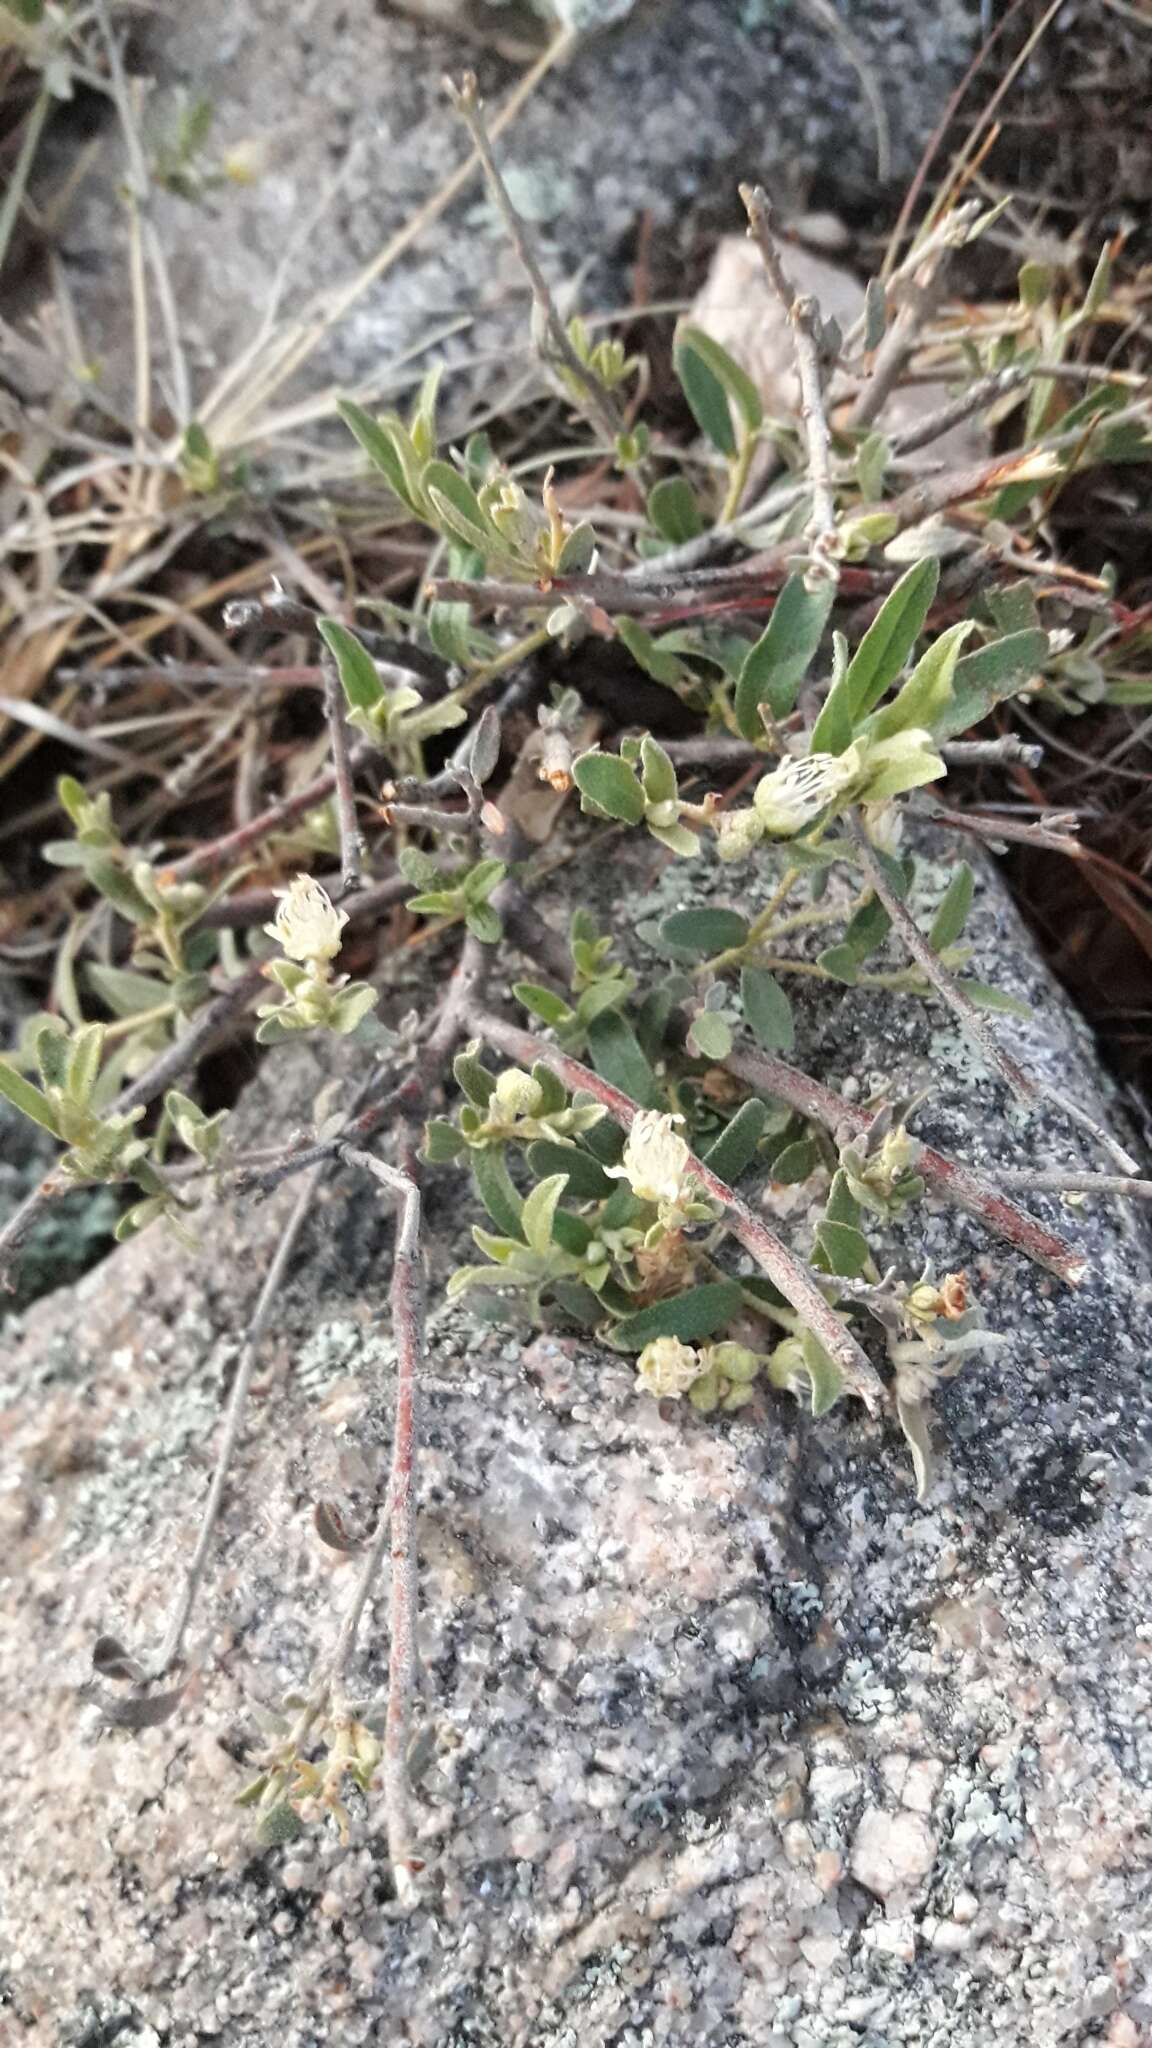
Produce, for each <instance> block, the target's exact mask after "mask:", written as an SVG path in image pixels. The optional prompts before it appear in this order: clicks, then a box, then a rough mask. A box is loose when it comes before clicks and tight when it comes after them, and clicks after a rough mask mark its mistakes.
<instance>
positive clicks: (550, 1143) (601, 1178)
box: [527, 1138, 616, 1202]
mask: <svg viewBox="0 0 1152 2048" xmlns="http://www.w3.org/2000/svg"><path fill="white" fill-rule="evenodd" d="M527 1157H528V1165H529V1167H530V1168H531V1170H532V1172H533V1174H536V1175H538V1176H539V1177H540V1179H542V1180H543V1179H545V1178H546V1177H547V1176H548V1175H550V1174H562V1175H564V1176H565V1177H566V1179H567V1182H568V1193H569V1195H570V1196H571V1197H572V1199H573V1201H575V1202H600V1201H606V1200H607V1198H608V1196H609V1195H611V1194H612V1193H613V1191H614V1189H615V1187H616V1182H615V1181H614V1180H609V1178H608V1175H607V1174H606V1173H605V1171H604V1168H603V1167H602V1166H601V1164H600V1162H599V1160H597V1159H593V1158H592V1156H591V1154H590V1153H588V1152H582V1151H581V1150H580V1148H579V1146H577V1145H563V1144H561V1143H560V1142H559V1141H558V1140H555V1139H552V1138H538V1139H537V1140H536V1142H535V1144H532V1145H529V1147H528V1154H527Z"/></svg>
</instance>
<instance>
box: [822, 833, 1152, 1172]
mask: <svg viewBox="0 0 1152 2048" xmlns="http://www.w3.org/2000/svg"><path fill="white" fill-rule="evenodd" d="M849 830H850V832H851V834H852V837H853V839H854V840H855V842H856V847H857V852H858V855H859V859H860V864H861V866H862V867H863V869H864V872H865V874H866V875H867V876H868V879H869V881H870V882H871V884H872V887H873V889H874V890H875V892H876V895H877V896H878V898H879V900H880V902H881V903H882V904H883V905H884V908H885V910H886V911H887V912H888V915H889V917H890V918H891V920H892V923H893V925H894V927H895V929H896V931H897V932H898V933H899V934H900V937H901V939H902V940H903V941H904V944H905V946H906V948H907V950H908V952H909V953H910V954H911V956H912V958H913V960H915V962H916V964H917V966H918V967H920V968H922V969H923V972H924V973H925V975H926V976H927V978H928V980H929V981H930V982H931V984H932V986H933V988H934V989H935V990H936V992H937V994H938V995H939V996H941V997H942V998H943V1000H944V1001H945V1002H946V1003H947V1005H948V1007H949V1009H950V1010H951V1011H952V1012H953V1014H954V1015H955V1016H957V1017H958V1018H959V1020H960V1023H961V1024H962V1025H963V1028H964V1030H965V1031H966V1032H967V1034H968V1036H969V1038H970V1039H971V1040H972V1042H973V1044H974V1045H975V1046H976V1048H977V1050H978V1051H979V1052H980V1053H981V1054H982V1055H983V1057H984V1059H985V1060H986V1061H987V1062H988V1065H989V1066H990V1067H991V1068H992V1069H993V1071H994V1072H995V1073H997V1074H999V1075H1000V1077H1001V1079H1002V1080H1005V1081H1007V1083H1008V1086H1009V1087H1010V1088H1011V1089H1012V1090H1013V1091H1014V1092H1015V1094H1017V1095H1018V1096H1019V1097H1020V1099H1021V1101H1023V1102H1027V1103H1030V1104H1035V1103H1037V1102H1038V1101H1041V1100H1043V1101H1047V1102H1050V1103H1052V1105H1053V1106H1054V1108H1056V1109H1059V1110H1060V1111H1061V1112H1062V1114H1063V1115H1064V1116H1066V1117H1067V1118H1068V1120H1069V1122H1070V1123H1074V1124H1078V1125H1079V1127H1080V1129H1081V1130H1084V1131H1087V1133H1088V1135H1089V1136H1090V1137H1091V1138H1093V1139H1094V1140H1095V1142H1096V1143H1097V1144H1098V1145H1099V1146H1101V1147H1102V1148H1103V1150H1104V1151H1105V1152H1106V1153H1107V1154H1108V1157H1109V1158H1110V1159H1114V1160H1115V1162H1116V1164H1117V1166H1119V1168H1120V1169H1121V1172H1123V1173H1126V1174H1137V1173H1139V1167H1138V1166H1137V1163H1136V1161H1135V1160H1134V1159H1133V1158H1132V1156H1131V1154H1130V1153H1128V1152H1126V1151H1125V1149H1124V1147H1123V1146H1122V1145H1120V1144H1118V1143H1117V1141H1116V1139H1115V1138H1113V1137H1112V1136H1111V1135H1110V1133H1109V1132H1108V1131H1106V1130H1104V1128H1103V1126H1102V1125H1100V1124H1099V1123H1097V1121H1096V1119H1095V1117H1093V1116H1091V1115H1090V1114H1089V1112H1088V1111H1087V1110H1086V1109H1082V1108H1081V1106H1080V1104H1079V1103H1078V1102H1075V1101H1074V1100H1073V1099H1072V1098H1071V1097H1070V1096H1068V1095H1065V1094H1064V1093H1063V1091H1062V1090H1061V1089H1059V1088H1054V1087H1053V1086H1052V1084H1051V1083H1050V1082H1046V1081H1040V1080H1038V1079H1037V1078H1036V1077H1035V1075H1033V1074H1030V1073H1029V1072H1028V1070H1027V1068H1026V1067H1023V1066H1021V1064H1020V1062H1019V1060H1017V1059H1014V1058H1013V1056H1012V1054H1011V1053H1009V1052H1005V1050H1004V1047H1003V1046H1002V1045H1001V1043H1000V1041H999V1039H998V1038H997V1036H996V1033H995V1032H994V1031H993V1029H992V1027H991V1025H990V1024H989V1023H988V1020H987V1018H986V1017H985V1016H984V1015H983V1013H982V1011H980V1010H978V1009H977V1007H976V1005H975V1003H974V1002H973V1001H972V998H971V996H969V995H968V994H966V992H965V990H964V989H963V988H962V987H961V985H960V983H959V982H957V981H955V980H954V979H953V977H952V976H951V975H950V974H949V972H948V969H947V968H946V967H945V966H944V965H943V962H942V961H941V959H940V957H939V955H938V954H937V953H936V952H935V951H934V950H933V948H932V946H931V945H930V944H929V942H928V940H927V938H926V937H925V935H924V933H923V932H922V931H921V929H920V927H919V925H918V924H917V922H916V920H915V918H914V917H913V915H912V913H911V911H910V910H909V908H908V906H907V904H906V903H905V902H904V901H903V900H902V898H901V897H899V896H897V894H896V892H895V890H894V889H893V888H892V886H891V884H890V883H889V881H888V877H887V875H886V874H885V872H884V870H883V868H882V867H881V865H880V862H879V861H878V860H877V858H876V855H875V853H874V852H873V849H872V845H871V842H870V841H869V839H868V835H867V833H866V832H865V831H864V828H863V826H862V825H861V823H860V821H859V819H857V818H852V819H850V821H849Z"/></svg>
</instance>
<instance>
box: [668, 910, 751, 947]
mask: <svg viewBox="0 0 1152 2048" xmlns="http://www.w3.org/2000/svg"><path fill="white" fill-rule="evenodd" d="M747 937H748V921H747V919H746V918H743V917H741V916H740V914H739V912H738V911H736V910H724V909H722V908H719V907H717V908H715V909H713V908H711V907H709V908H707V909H701V910H674V911H673V912H672V914H671V916H670V917H666V918H665V919H664V920H663V922H662V924H661V926H660V938H661V941H662V943H663V944H664V945H665V946H672V947H674V948H675V950H676V951H677V952H678V953H694V954H698V955H699V956H700V957H701V958H704V957H705V956H706V955H708V954H711V953H726V952H728V951H729V949H730V948H731V947H733V946H742V945H743V944H744V941H745V940H746V938H747Z"/></svg>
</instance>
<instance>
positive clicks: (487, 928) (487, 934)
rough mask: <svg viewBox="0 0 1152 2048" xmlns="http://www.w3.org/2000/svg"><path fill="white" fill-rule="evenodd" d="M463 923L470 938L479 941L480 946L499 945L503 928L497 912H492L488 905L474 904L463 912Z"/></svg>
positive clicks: (490, 906)
mask: <svg viewBox="0 0 1152 2048" xmlns="http://www.w3.org/2000/svg"><path fill="white" fill-rule="evenodd" d="M464 923H465V924H466V926H467V927H468V930H469V931H470V932H471V934H472V937H473V938H474V939H479V940H480V942H481V944H482V945H484V946H496V945H499V943H500V939H501V937H502V936H503V932H504V927H503V925H502V924H501V922H500V913H499V911H496V910H493V908H492V905H491V904H490V903H474V904H473V905H472V906H471V908H470V909H469V910H467V911H466V912H465V914H464Z"/></svg>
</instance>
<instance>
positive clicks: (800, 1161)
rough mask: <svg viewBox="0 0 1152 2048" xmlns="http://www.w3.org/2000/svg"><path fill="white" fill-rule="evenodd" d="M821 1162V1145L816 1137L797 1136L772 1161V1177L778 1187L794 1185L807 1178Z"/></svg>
mask: <svg viewBox="0 0 1152 2048" xmlns="http://www.w3.org/2000/svg"><path fill="white" fill-rule="evenodd" d="M819 1164H820V1147H819V1145H818V1144H817V1143H816V1140H815V1138H797V1139H796V1140H795V1142H794V1143H793V1144H791V1145H785V1147H784V1149H783V1151H782V1152H778V1153H777V1154H776V1157H775V1159H774V1160H773V1161H772V1178H773V1180H774V1181H775V1182H776V1184H777V1186H778V1187H793V1186H794V1185H795V1183H796V1182H797V1181H801V1180H807V1178H808V1175H809V1174H810V1173H815V1171H816V1168H817V1167H818V1166H819Z"/></svg>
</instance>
